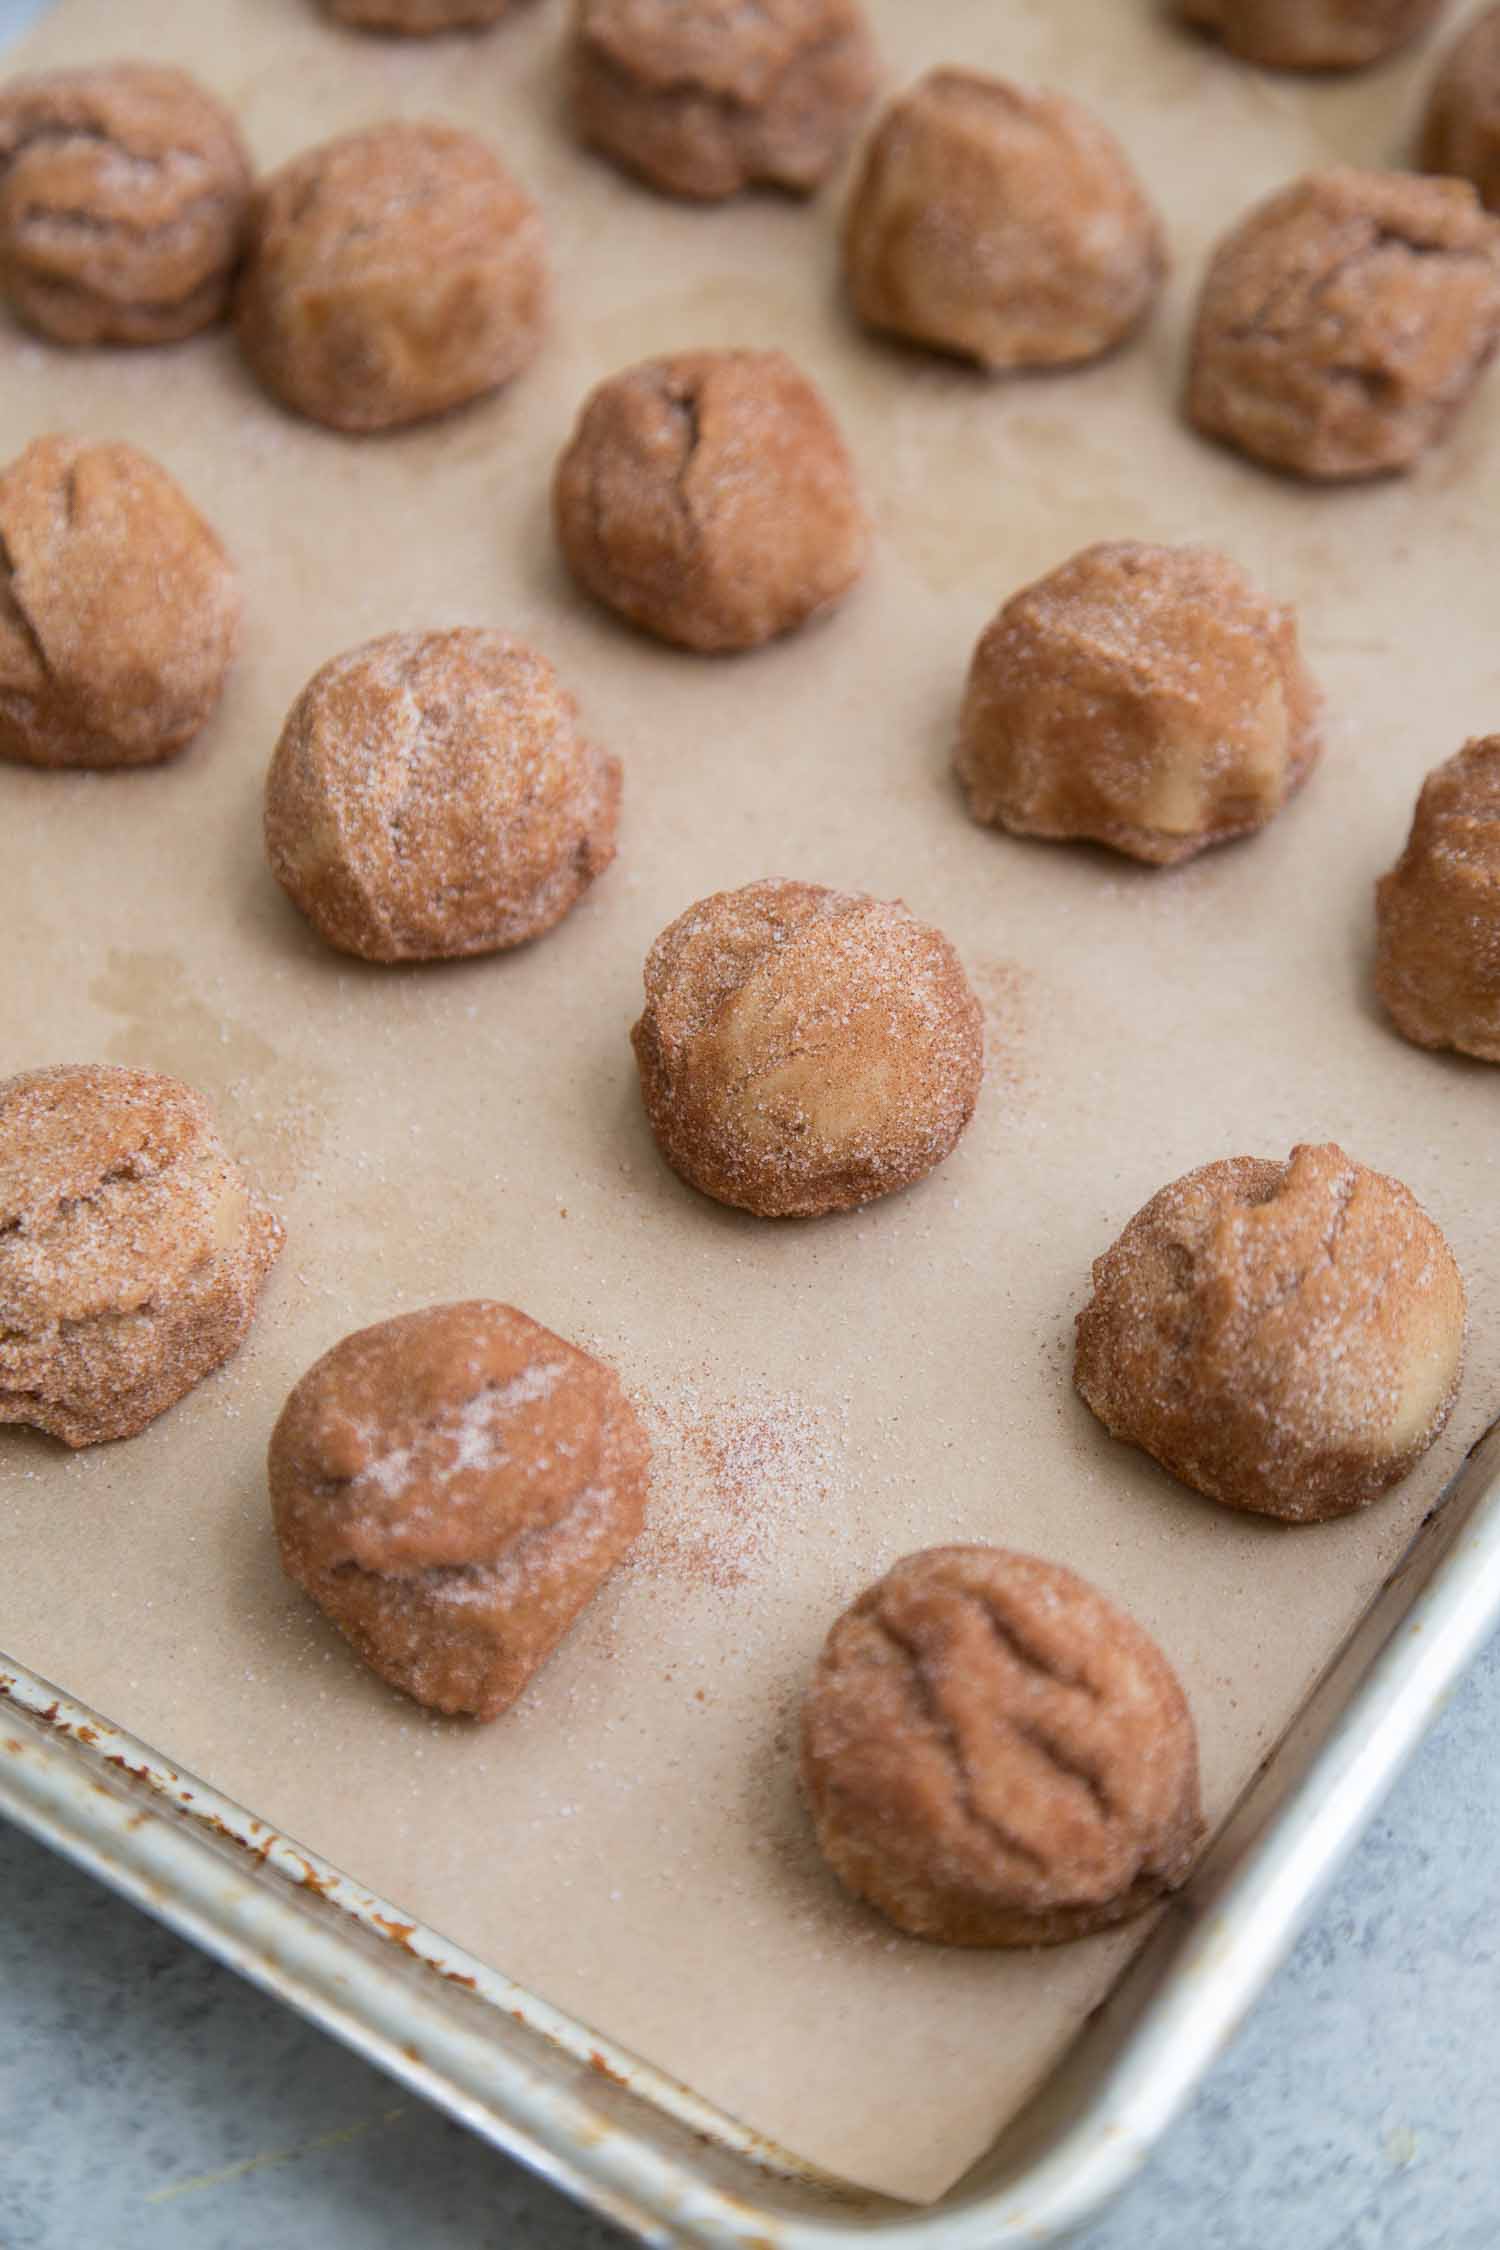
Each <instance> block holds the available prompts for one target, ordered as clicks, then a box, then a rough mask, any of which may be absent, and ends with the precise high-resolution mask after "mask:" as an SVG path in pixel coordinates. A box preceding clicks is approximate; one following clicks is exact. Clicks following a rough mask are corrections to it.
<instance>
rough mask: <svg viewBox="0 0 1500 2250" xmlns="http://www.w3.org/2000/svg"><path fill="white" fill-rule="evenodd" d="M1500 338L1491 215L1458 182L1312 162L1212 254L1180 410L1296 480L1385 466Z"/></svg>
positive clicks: (1411, 443)
mask: <svg viewBox="0 0 1500 2250" xmlns="http://www.w3.org/2000/svg"><path fill="white" fill-rule="evenodd" d="M1497 342H1500V222H1497V221H1496V220H1494V219H1491V218H1490V217H1488V216H1487V214H1486V213H1485V212H1484V211H1483V210H1482V209H1481V207H1480V204H1479V200H1478V198H1477V197H1476V195H1475V193H1474V190H1473V189H1472V188H1471V187H1470V186H1469V185H1468V184H1467V183H1466V182H1464V181H1459V180H1430V179H1419V178H1415V177H1411V176H1407V175H1403V174H1400V173H1395V172H1357V171H1353V170H1350V169H1347V168H1342V169H1338V170H1334V171H1329V172H1312V173H1309V174H1308V175H1307V177H1306V178H1304V179H1301V180H1297V181H1295V182H1294V183H1293V184H1292V186H1290V187H1287V188H1283V189H1282V190H1281V191H1280V192H1279V193H1278V194H1276V195H1273V196H1271V197H1270V198H1269V200H1268V201H1266V202H1264V203H1260V204H1257V205H1256V207H1255V208H1254V210H1252V211H1251V212H1250V213H1249V215H1248V216H1247V217H1246V218H1245V219H1243V220H1242V221H1241V222H1240V224H1239V225H1238V226H1237V227H1235V228H1234V229H1233V231H1232V232H1231V233H1230V234H1229V235H1228V236H1226V238H1225V239H1224V241H1223V242H1222V243H1221V244H1220V246H1219V248H1218V249H1217V251H1216V252H1215V253H1214V256H1213V259H1212V261H1211V263H1210V265H1209V269H1208V276H1207V279H1206V281H1205V282H1204V285H1203V294H1202V297H1201V299H1200V302H1199V307H1198V317H1197V322H1196V325H1195V328H1194V332H1193V341H1192V355H1191V365H1190V368H1189V374H1188V391H1187V411H1188V415H1189V418H1190V419H1191V420H1192V421H1193V422H1195V423H1196V424H1197V426H1198V428H1199V429H1200V430H1202V431H1203V432H1204V433H1205V434H1206V435H1207V436H1209V437H1214V438H1220V439H1222V440H1223V441H1224V442H1225V443H1226V444H1228V445H1232V446H1236V447H1238V448H1239V450H1240V451H1241V452H1242V453H1247V454H1249V455H1250V456H1251V458H1252V459H1253V460H1257V461H1263V462H1266V463H1268V464H1269V465H1270V466H1271V467H1273V468H1278V469H1287V470H1290V471H1292V472H1293V473H1294V474H1295V475H1297V476H1302V477H1308V478H1312V479H1315V480H1337V479H1343V478H1351V477H1375V476H1389V475H1393V474H1395V473H1397V472H1399V471H1400V470H1403V469H1409V468H1411V467H1412V465H1413V463H1414V462H1416V461H1417V460H1418V459H1419V458H1420V456H1421V455H1422V454H1423V453H1425V452H1426V451H1427V449H1428V448H1429V446H1432V445H1435V444H1436V443H1437V441H1438V440H1439V439H1440V438H1441V437H1443V436H1444V435H1445V434H1446V432H1447V430H1448V427H1449V425H1450V424H1451V423H1452V421H1453V420H1454V417H1455V416H1456V415H1457V414H1458V412H1459V410H1460V408H1461V407H1462V406H1463V404H1464V402H1465V401H1466V400H1467V398H1468V397H1469V394H1470V393H1471V392H1472V390H1473V389H1474V387H1475V385H1476V383H1477V382H1478V381H1479V378H1480V376H1481V375H1482V374H1483V372H1484V370H1485V368H1486V367H1487V366H1488V364H1489V361H1490V359H1491V357H1492V356H1493V353H1494V350H1495V346H1496V343H1497Z"/></svg>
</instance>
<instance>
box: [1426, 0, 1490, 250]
mask: <svg viewBox="0 0 1500 2250" xmlns="http://www.w3.org/2000/svg"><path fill="white" fill-rule="evenodd" d="M1417 160H1418V162H1419V164H1420V165H1421V168H1422V170H1423V171H1424V172H1444V173H1447V174H1449V175H1452V176H1456V177H1457V178H1459V179H1461V180H1468V181H1469V182H1470V184H1471V185H1472V186H1473V187H1475V188H1477V189H1478V191H1479V199H1480V201H1481V202H1482V203H1483V204H1484V206H1485V208H1486V209H1487V210H1489V211H1500V7H1495V8H1486V9H1485V10H1484V12H1483V14H1482V15H1478V16H1476V17H1475V18H1474V20H1473V22H1472V23H1471V24H1470V25H1469V27H1468V29H1467V30H1466V31H1465V32H1463V33H1462V34H1461V35H1460V37H1459V38H1457V39H1455V40H1454V42H1453V45H1452V46H1451V48H1450V49H1449V50H1448V53H1447V55H1446V56H1445V57H1444V60H1443V64H1442V68H1441V69H1440V70H1439V72H1438V74H1437V77H1436V78H1435V79H1434V81H1433V86H1432V92H1431V93H1430V94H1429V96H1428V98H1427V110H1426V114H1425V116H1424V118H1423V120H1422V134H1421V140H1420V143H1419V146H1418V159H1417Z"/></svg>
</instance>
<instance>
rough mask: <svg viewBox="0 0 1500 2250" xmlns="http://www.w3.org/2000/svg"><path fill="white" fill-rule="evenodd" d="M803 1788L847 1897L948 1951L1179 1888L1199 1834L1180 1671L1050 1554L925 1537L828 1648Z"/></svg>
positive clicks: (1099, 1921) (1114, 1914) (1082, 1918)
mask: <svg viewBox="0 0 1500 2250" xmlns="http://www.w3.org/2000/svg"><path fill="white" fill-rule="evenodd" d="M802 1784H803V1788H804V1791H805V1793H806V1796H807V1801H808V1804H809V1806H810V1807H811V1810H812V1816H813V1822H814V1826H815V1828H816V1831H817V1839H818V1844H819V1846H820V1848H821V1850H822V1853H823V1856H824V1858H825V1859H826V1860H827V1861H828V1864H829V1865H830V1867H831V1868H832V1869H833V1871H834V1873H835V1875H837V1876H838V1878H839V1880H840V1882H842V1883H843V1884H844V1885H845V1886H846V1887H847V1888H848V1889H849V1890H851V1891H853V1892H854V1894H855V1896H856V1897H857V1898H862V1899H867V1900H868V1901H869V1903H870V1904H871V1905H872V1906H876V1907H878V1908H879V1909H880V1912H881V1913H882V1914H884V1915H885V1916H886V1917H887V1919H888V1920H890V1921H892V1922H894V1923H895V1925H896V1927H897V1928H898V1929H901V1930H907V1931H909V1932H910V1933H911V1935H912V1936H913V1937H923V1938H934V1939H936V1940H937V1941H938V1942H939V1943H940V1944H944V1945H983V1946H998V1945H1059V1944H1062V1943H1065V1942H1066V1941H1067V1940H1068V1939H1070V1938H1079V1937H1086V1936H1087V1935H1088V1934H1089V1932H1090V1931H1092V1930H1102V1929H1106V1928H1108V1927H1109V1926H1110V1925H1111V1924H1112V1923H1115V1922H1125V1921H1128V1920H1129V1919H1130V1918H1131V1916H1132V1915H1136V1914H1143V1913H1144V1912H1145V1911H1146V1909H1147V1908H1148V1907H1150V1906H1154V1905H1155V1904H1156V1903H1157V1901H1158V1900H1160V1899H1162V1898H1164V1897H1165V1896H1166V1895H1167V1893H1168V1892H1169V1891H1174V1890H1177V1889H1178V1888H1179V1887H1180V1886H1181V1885H1182V1884H1183V1883H1184V1882H1185V1881H1186V1880H1187V1877H1188V1874H1189V1872H1190V1871H1191V1868H1192V1864H1193V1861H1194V1858H1195V1857H1196V1855H1197V1851H1198V1847H1199V1845H1200V1843H1201V1842H1202V1838H1203V1821H1202V1815H1201V1812H1200V1810H1199V1802H1198V1745H1197V1737H1196V1735H1195V1733H1194V1731H1193V1720H1192V1714H1191V1712H1190V1711H1189V1709H1188V1706H1187V1701H1186V1698H1185V1697H1184V1695H1183V1692H1182V1689H1181V1687H1180V1686H1179V1685H1178V1681H1177V1676H1176V1674H1175V1673H1174V1672H1173V1670H1172V1667H1171V1665H1170V1664H1169V1663H1168V1662H1167V1660H1166V1658H1165V1657H1164V1656H1163V1654H1162V1652H1161V1650H1160V1649H1159V1648H1158V1647H1157V1645H1156V1643H1155V1642H1154V1641H1153V1640H1152V1639H1151V1638H1150V1636H1149V1635H1148V1634H1147V1633H1145V1632H1143V1631H1142V1629H1141V1627H1140V1626H1139V1625H1137V1624H1136V1622H1135V1620H1134V1618H1132V1617H1129V1616H1127V1614H1126V1612H1125V1611H1124V1610H1122V1609H1117V1608H1116V1607H1115V1605H1114V1603H1113V1602H1109V1601H1106V1600H1105V1598H1104V1596H1103V1595H1102V1594H1099V1593H1096V1592H1095V1590H1094V1588H1093V1587H1092V1586H1090V1585H1087V1584H1086V1583H1085V1581H1084V1580H1083V1579H1081V1578H1077V1577H1075V1576H1074V1574H1073V1572H1072V1571H1071V1570H1064V1569H1063V1568H1062V1566H1061V1565H1060V1564H1059V1563H1049V1562H1039V1561H1037V1560H1036V1558H1035V1557H1034V1556H1031V1555H1015V1554H1007V1553H1005V1552H1004V1551H1003V1550H1002V1549H1000V1548H998V1547H930V1548H928V1550H927V1551H926V1552H925V1553H924V1554H918V1555H908V1556H907V1558H906V1560H905V1561H904V1562H899V1563H897V1565H896V1567H895V1569H894V1570H891V1571H888V1572H887V1573H886V1575H885V1577H884V1578H882V1579H879V1580H878V1581H877V1582H876V1584H875V1585H873V1586H871V1587H870V1588H869V1590H868V1591H867V1592H866V1593H863V1594H861V1596H860V1598H859V1600H858V1601H857V1602H856V1603H855V1604H854V1606H853V1608H852V1609H850V1610H846V1611H845V1613H844V1615H843V1616H842V1617H841V1618H840V1619H839V1621H838V1623H837V1624H836V1625H835V1626H834V1628H833V1631H832V1632H831V1633H830V1634H829V1636H828V1640H827V1642H826V1644H825V1646H824V1649H823V1654H822V1656H821V1658H820V1660H819V1663H818V1667H817V1671H816V1672H815V1674H814V1676H813V1681H812V1685H811V1687H810V1688H809V1689H808V1692H807V1697H806V1700H805V1702H804V1704H803V1707H802Z"/></svg>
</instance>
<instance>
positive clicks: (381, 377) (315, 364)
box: [235, 123, 547, 431]
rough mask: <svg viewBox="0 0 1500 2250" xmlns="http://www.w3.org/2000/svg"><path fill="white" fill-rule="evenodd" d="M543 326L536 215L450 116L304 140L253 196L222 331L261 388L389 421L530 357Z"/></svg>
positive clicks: (543, 271)
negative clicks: (246, 247) (238, 276)
mask: <svg viewBox="0 0 1500 2250" xmlns="http://www.w3.org/2000/svg"><path fill="white" fill-rule="evenodd" d="M546 322H547V259H546V248H545V244H544V241H543V235H542V219H541V213H540V212H539V211H538V210H537V207H536V205H535V204H534V203H533V202H532V200H531V198H530V196H529V195H527V194H526V193H525V192H524V191H523V190H522V189H521V188H520V187H518V186H517V184H516V182H515V181H514V180H513V179H512V178H511V176H510V174H509V172H507V171H506V169H505V166H504V165H503V164H502V163H501V162H500V159H499V157H498V156H496V155H495V154H494V152H493V151H492V150H491V149H490V148H488V147H487V146H486V144H485V143H484V142H483V141H481V140H479V139H477V138H476V136H475V135H474V134H472V133H464V132H460V131H458V130H457V129H456V128H455V127H453V126H449V125H434V124H404V123H395V124H386V125H372V126H369V127H367V128H366V129H365V130H364V131H362V132H357V133H346V134H344V135H343V136H342V138H340V139H338V140H334V141H326V142H325V143H324V144H323V145H322V146H321V147H319V148H313V149H307V150H305V151H304V153H303V154H302V155H301V156H296V157H293V159H292V161H291V162H290V163H289V164H284V165H283V166H282V168H281V170H280V171H279V172H276V173H273V174H272V176H271V178H270V179H269V180H267V181H266V182H265V183H264V185H263V186H262V187H261V189H260V191H259V193H258V194H257V196H256V199H255V206H254V213H253V219H252V228H251V244H250V257H249V262H248V264H247V265H246V268H245V273H244V277H243V279H242V280H241V282H240V287H239V294H238V297H237V299H236V304H235V327H236V331H237V333H238V336H239V340H240V344H241V347H242V349H243V350H244V353H245V356H246V358H247V359H248V360H249V362H250V365H251V367H252V368H253V369H254V371H255V373H256V374H257V375H258V376H259V378H260V380H261V382H262V383H263V384H264V385H265V386H266V388H267V390H269V391H271V392H273V393H274V394H275V396H276V397H277V398H279V399H280V400H281V402H282V404H283V405H285V406H289V407H290V408H292V410H293V411H294V412H295V413H298V414H305V415H307V416H308V417H309V419H310V420H312V421H314V422H324V423H326V424H327V425H328V426H329V427H330V428H331V429H335V430H352V431H369V430H389V429H396V428H399V427H400V426H402V425H403V424H406V423H409V422H420V421H425V420H427V419H428V418H429V417H430V416H432V415H434V414H446V413H447V412H448V411H449V410H450V409H451V408H453V407H456V406H463V405H465V404H466V403H467V402H468V401H469V400H470V399H475V398H479V397H481V396H482V395H483V394H484V393H485V392H486V391H493V390H496V389H498V388H499V386H500V385H501V384H502V383H508V382H509V381H510V380H511V378H512V377H513V376H515V375H518V374H519V373H520V372H521V370H522V368H524V367H527V366H529V365H530V363H531V361H532V360H533V359H534V358H535V356H536V354H537V351H538V349H539V348H540V345H541V341H542V334H543V331H544V329H545V327H546Z"/></svg>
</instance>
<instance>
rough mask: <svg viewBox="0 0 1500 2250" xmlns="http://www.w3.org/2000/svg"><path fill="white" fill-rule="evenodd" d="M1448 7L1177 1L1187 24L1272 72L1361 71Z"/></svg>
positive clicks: (1395, 0)
mask: <svg viewBox="0 0 1500 2250" xmlns="http://www.w3.org/2000/svg"><path fill="white" fill-rule="evenodd" d="M1443 5H1444V0H1177V11H1178V13H1179V15H1181V16H1182V17H1184V18H1185V19H1186V21H1187V22H1188V23H1194V24H1200V25H1201V26H1202V27H1203V29H1204V30H1205V31H1212V32H1214V33H1215V34H1216V35H1217V36H1218V37H1219V38H1220V39H1222V40H1223V42H1224V44H1225V46H1226V47H1227V48H1228V49H1229V50H1230V52H1231V53H1232V54H1236V55H1240V56H1243V58H1244V60H1245V61H1246V62H1253V63H1262V64H1264V65H1265V66H1266V68H1267V69H1269V70H1362V69H1363V68H1364V67H1365V66H1366V65H1367V64H1369V63H1378V62H1383V61H1384V60H1385V58H1386V56H1387V55H1393V54H1395V52H1396V50H1397V48H1398V47H1404V46H1405V45H1406V43H1407V41H1408V40H1411V39H1415V38H1417V37H1418V36H1419V35H1420V34H1421V33H1422V32H1424V31H1426V30H1427V29H1428V28H1429V26H1431V25H1432V24H1434V23H1436V21H1437V19H1438V17H1439V16H1440V15H1441V13H1442V10H1443Z"/></svg>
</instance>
